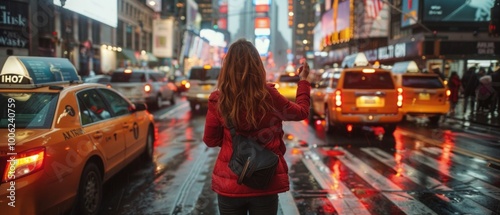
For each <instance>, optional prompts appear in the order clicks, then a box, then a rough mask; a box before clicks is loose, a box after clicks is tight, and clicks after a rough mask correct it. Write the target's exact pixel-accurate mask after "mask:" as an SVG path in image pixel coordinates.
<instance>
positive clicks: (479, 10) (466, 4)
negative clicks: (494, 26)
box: [413, 0, 494, 22]
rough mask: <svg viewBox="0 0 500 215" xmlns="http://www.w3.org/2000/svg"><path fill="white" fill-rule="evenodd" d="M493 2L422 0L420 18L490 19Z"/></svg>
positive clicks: (455, 20) (444, 19)
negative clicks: (421, 15)
mask: <svg viewBox="0 0 500 215" xmlns="http://www.w3.org/2000/svg"><path fill="white" fill-rule="evenodd" d="M413 1H416V0H413ZM493 2H494V0H476V1H464V0H453V1H451V0H447V1H444V0H424V5H423V17H422V19H423V20H424V21H427V22H487V21H489V20H490V11H491V10H490V9H491V7H492V6H493Z"/></svg>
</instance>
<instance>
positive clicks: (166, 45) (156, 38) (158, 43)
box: [153, 18, 174, 58]
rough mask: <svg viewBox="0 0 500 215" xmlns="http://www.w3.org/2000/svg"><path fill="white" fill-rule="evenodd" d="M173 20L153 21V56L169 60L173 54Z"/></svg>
mask: <svg viewBox="0 0 500 215" xmlns="http://www.w3.org/2000/svg"><path fill="white" fill-rule="evenodd" d="M173 37H174V19H173V18H171V19H155V20H153V55H155V56H157V57H163V58H171V57H172V52H173V48H174V47H173V46H174V42H173Z"/></svg>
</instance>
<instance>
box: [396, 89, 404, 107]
mask: <svg viewBox="0 0 500 215" xmlns="http://www.w3.org/2000/svg"><path fill="white" fill-rule="evenodd" d="M397 105H398V108H400V107H403V88H401V87H400V88H398V104H397Z"/></svg>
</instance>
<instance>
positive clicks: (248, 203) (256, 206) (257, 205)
mask: <svg viewBox="0 0 500 215" xmlns="http://www.w3.org/2000/svg"><path fill="white" fill-rule="evenodd" d="M217 200H218V201H219V213H220V214H221V215H247V214H248V212H250V213H249V214H250V215H276V214H277V213H278V194H274V195H268V196H255V197H227V196H223V195H218V196H217Z"/></svg>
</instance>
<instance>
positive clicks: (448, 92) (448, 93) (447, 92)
mask: <svg viewBox="0 0 500 215" xmlns="http://www.w3.org/2000/svg"><path fill="white" fill-rule="evenodd" d="M450 96H451V91H450V90H446V99H448V100H449V99H450Z"/></svg>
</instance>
